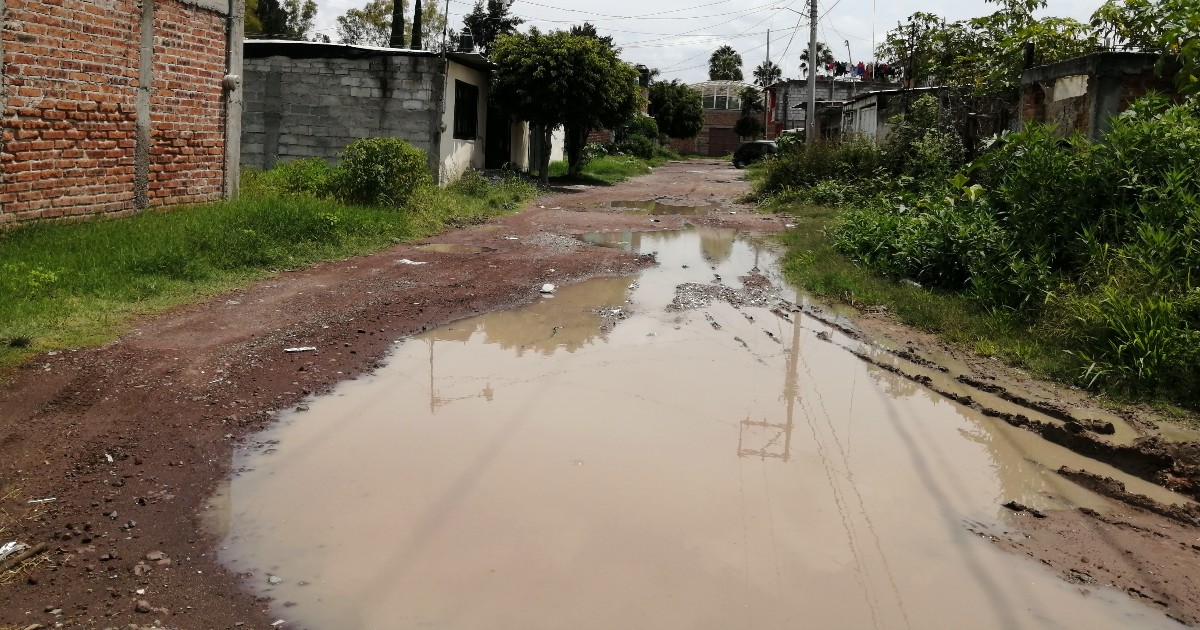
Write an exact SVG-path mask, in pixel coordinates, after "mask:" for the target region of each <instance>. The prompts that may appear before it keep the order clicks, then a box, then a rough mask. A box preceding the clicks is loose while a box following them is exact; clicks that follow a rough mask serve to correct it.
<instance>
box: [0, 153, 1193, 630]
mask: <svg viewBox="0 0 1200 630" xmlns="http://www.w3.org/2000/svg"><path fill="white" fill-rule="evenodd" d="M746 190H747V186H746V183H745V182H744V181H743V179H742V174H741V173H740V172H739V171H736V170H734V169H733V168H732V167H731V166H730V165H728V164H727V163H724V162H716V161H702V160H693V161H688V162H676V163H670V164H668V165H666V166H663V167H661V168H658V169H656V170H655V171H654V173H652V174H651V175H648V176H645V177H642V178H638V179H635V180H631V181H629V182H626V183H623V184H618V185H614V186H609V187H587V186H579V187H565V188H561V189H556V190H554V191H553V192H552V193H550V194H546V195H544V196H542V197H540V198H539V199H537V200H536V201H535V202H533V203H532V204H530V205H529V206H528V207H527V208H526V209H525V210H523V211H522V212H520V213H517V214H514V215H511V216H508V217H505V218H502V219H499V220H496V221H494V222H492V223H489V224H486V225H479V226H473V227H469V228H465V229H461V230H456V231H452V232H449V233H446V234H443V235H441V236H439V237H436V238H433V239H429V240H427V241H425V242H422V243H416V244H411V245H401V246H397V247H395V248H392V249H390V250H387V251H385V252H382V253H380V254H376V255H372V256H367V257H363V258H357V259H351V260H345V261H339V262H336V263H330V264H325V265H320V266H317V267H314V268H312V269H307V270H301V271H295V272H283V273H280V274H277V275H276V276H275V277H273V278H271V279H269V280H267V281H264V282H260V283H258V284H256V285H253V286H251V287H248V288H246V289H244V290H240V291H236V292H233V293H231V294H226V295H221V296H218V297H216V298H214V299H212V300H210V301H208V302H205V303H203V304H199V305H195V306H192V307H187V308H181V309H177V310H175V311H172V312H170V313H168V314H166V315H164V316H161V317H157V318H154V319H152V320H147V321H143V322H140V323H139V325H138V326H137V327H136V329H135V330H134V331H133V332H131V333H130V334H128V335H127V336H125V337H124V338H122V339H121V340H119V341H118V342H115V343H113V344H110V345H107V346H105V347H103V348H97V349H87V350H79V351H75V352H66V353H59V354H56V355H54V356H42V357H38V358H37V359H36V360H34V361H32V362H31V363H29V364H28V365H27V366H26V367H24V368H23V369H22V370H20V371H19V372H18V373H17V374H16V375H15V377H14V378H13V379H12V380H11V382H8V383H6V384H5V385H4V389H3V392H2V394H0V461H3V462H4V463H3V472H4V474H5V479H6V481H7V480H9V479H11V480H12V481H11V482H8V483H6V485H5V486H4V487H3V488H0V495H2V496H3V503H0V508H2V509H3V510H4V513H5V514H7V515H8V518H7V520H6V521H4V523H5V525H4V529H2V530H0V538H2V539H3V540H2V541H0V544H2V542H7V541H8V540H14V539H16V540H21V541H27V542H31V543H46V544H47V550H46V551H45V552H44V553H41V554H40V555H38V556H36V557H35V558H33V559H32V560H27V561H25V562H23V563H21V564H20V565H18V566H17V567H15V569H14V570H8V569H10V568H11V567H7V566H4V565H0V567H3V568H4V569H5V572H4V573H3V574H2V575H3V576H4V579H3V580H2V581H0V628H8V627H19V628H24V627H27V626H29V625H30V624H43V626H45V627H53V626H54V624H55V623H63V625H64V626H68V627H69V626H72V625H74V626H79V627H97V628H109V627H111V628H117V627H122V628H124V627H129V624H131V623H132V624H140V625H141V626H145V627H162V628H197V629H199V628H235V627H237V628H268V627H271V626H272V625H274V626H275V627H283V628H308V629H311V630H322V629H356V628H363V629H365V628H397V629H401V628H430V627H436V628H462V629H466V628H524V629H529V628H547V629H549V628H581V629H582V628H655V629H662V628H680V629H684V628H687V629H693V628H722V629H725V628H797V627H812V628H913V629H916V628H961V627H973V628H999V629H1009V628H1069V627H1087V628H1129V627H1138V628H1157V627H1176V626H1178V625H1179V624H1180V623H1184V624H1188V625H1194V624H1196V623H1197V621H1198V620H1200V589H1198V588H1197V584H1196V581H1195V580H1196V577H1194V576H1197V575H1200V571H1197V569H1200V546H1197V545H1196V541H1197V538H1200V535H1198V532H1200V530H1197V529H1196V524H1195V523H1196V520H1195V519H1196V517H1197V515H1198V514H1200V511H1197V509H1196V507H1195V504H1194V502H1193V501H1194V497H1192V496H1185V495H1184V494H1181V493H1177V492H1175V491H1172V490H1170V489H1168V488H1167V487H1164V486H1161V485H1157V484H1156V483H1154V482H1155V481H1162V480H1164V479H1169V478H1170V474H1169V473H1170V470H1174V469H1173V468H1171V467H1172V466H1182V465H1185V464H1187V465H1190V464H1192V463H1194V462H1183V461H1182V460H1181V459H1180V456H1179V455H1178V454H1179V453H1181V452H1186V449H1184V448H1182V447H1176V446H1172V442H1171V441H1172V440H1173V441H1175V442H1179V441H1187V440H1192V439H1194V437H1195V436H1193V435H1192V434H1190V433H1188V432H1187V431H1184V430H1174V431H1170V432H1166V431H1164V432H1162V433H1163V434H1162V435H1159V434H1158V432H1157V431H1156V430H1155V429H1153V428H1152V427H1151V426H1150V425H1148V424H1146V423H1143V422H1138V421H1136V419H1133V420H1129V419H1126V418H1125V417H1123V416H1120V415H1117V414H1113V413H1111V412H1108V411H1105V410H1104V409H1103V408H1101V407H1099V406H1097V405H1095V404H1094V403H1092V402H1091V401H1088V400H1086V399H1084V398H1082V397H1081V396H1080V395H1079V394H1078V393H1075V392H1065V391H1060V390H1057V389H1056V388H1055V387H1053V386H1051V385H1048V384H1042V383H1034V382H1031V381H1030V380H1029V379H1028V378H1025V377H1023V375H1021V374H1020V373H1019V372H1016V371H1014V370H1010V369H1008V368H1006V367H1004V366H1002V365H999V364H998V363H996V362H994V361H987V360H981V359H976V358H972V357H970V356H969V355H966V354H963V353H961V352H960V351H958V350H955V349H953V348H947V347H944V346H942V345H940V344H938V343H937V342H936V341H934V340H932V338H930V337H929V336H927V335H924V334H921V333H918V332H915V331H907V330H904V329H903V328H901V327H899V326H897V325H896V324H894V323H892V322H890V321H889V320H887V319H886V318H885V317H883V316H880V315H865V314H861V313H858V312H856V311H854V310H852V309H849V308H848V307H836V306H833V305H828V304H820V303H817V302H815V301H814V300H813V299H811V298H810V297H808V296H806V295H804V294H803V293H800V292H797V291H796V290H795V289H794V288H792V287H791V286H789V284H788V283H787V281H786V280H785V277H784V271H783V269H785V268H786V261H784V260H783V257H784V253H783V252H782V250H781V249H780V247H779V246H778V245H777V244H776V242H775V240H774V239H773V238H772V234H773V233H777V232H779V231H782V230H786V229H790V228H789V226H790V225H791V224H790V222H789V219H788V217H783V216H769V215H762V214H758V213H756V212H754V209H753V208H752V207H749V206H746V205H743V204H741V203H739V202H738V200H739V199H740V198H741V197H742V196H743V195H744V194H745V192H746ZM289 349H291V350H295V351H293V352H288V350H289ZM50 497H53V498H54V500H53V501H46V502H41V503H30V502H29V501H30V500H37V499H42V498H50ZM164 560H165V562H164ZM56 611H57V612H56ZM277 622H278V623H277ZM152 624H153V625H152Z"/></svg>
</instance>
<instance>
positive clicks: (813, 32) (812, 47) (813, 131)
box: [804, 0, 817, 146]
mask: <svg viewBox="0 0 1200 630" xmlns="http://www.w3.org/2000/svg"><path fill="white" fill-rule="evenodd" d="M804 126H805V127H806V129H805V130H804V144H807V145H808V146H812V145H813V143H814V142H816V135H817V0H808V111H807V112H805V114H804Z"/></svg>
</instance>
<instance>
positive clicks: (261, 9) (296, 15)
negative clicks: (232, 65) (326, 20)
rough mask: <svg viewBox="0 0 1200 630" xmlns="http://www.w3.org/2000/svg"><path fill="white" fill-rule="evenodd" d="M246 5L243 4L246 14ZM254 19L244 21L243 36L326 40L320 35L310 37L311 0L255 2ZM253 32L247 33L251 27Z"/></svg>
mask: <svg viewBox="0 0 1200 630" xmlns="http://www.w3.org/2000/svg"><path fill="white" fill-rule="evenodd" d="M249 12H250V5H247V13H249ZM254 13H255V19H254V20H251V19H250V17H247V18H246V27H247V35H250V36H251V37H256V36H257V37H267V38H277V39H297V40H309V39H312V40H313V41H329V38H328V37H326V36H323V35H316V36H313V35H312V29H313V23H314V22H315V21H316V19H317V3H316V2H315V0H303V1H302V0H284V1H283V4H280V2H279V0H257V2H256V3H255V6H254ZM252 27H253V28H254V29H255V32H253V33H252V32H250V29H251V28H252Z"/></svg>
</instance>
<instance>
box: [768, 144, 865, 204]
mask: <svg viewBox="0 0 1200 630" xmlns="http://www.w3.org/2000/svg"><path fill="white" fill-rule="evenodd" d="M879 164H880V153H879V150H878V149H876V148H875V146H874V145H872V144H871V143H870V142H868V141H866V140H862V139H855V140H848V141H845V142H840V143H836V144H833V143H826V142H819V143H816V144H814V145H812V146H806V145H804V144H803V143H800V142H790V143H787V144H785V145H784V146H783V147H781V148H780V150H779V152H778V153H776V154H775V159H773V160H767V161H766V162H765V165H764V171H763V176H762V179H760V180H759V181H758V182H757V186H756V194H757V195H759V196H760V197H765V196H770V195H774V194H777V193H780V192H783V191H785V190H794V189H802V188H809V187H812V186H815V185H817V184H819V183H820V182H822V181H826V180H838V181H841V182H845V183H850V182H856V181H862V180H867V179H871V178H874V177H876V176H877V175H878V174H879V173H878V169H879Z"/></svg>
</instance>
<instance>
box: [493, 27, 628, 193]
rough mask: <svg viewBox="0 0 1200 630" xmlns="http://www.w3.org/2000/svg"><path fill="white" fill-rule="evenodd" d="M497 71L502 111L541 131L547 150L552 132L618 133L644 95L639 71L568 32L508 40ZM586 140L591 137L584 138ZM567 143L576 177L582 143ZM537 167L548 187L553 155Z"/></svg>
mask: <svg viewBox="0 0 1200 630" xmlns="http://www.w3.org/2000/svg"><path fill="white" fill-rule="evenodd" d="M492 62H493V63H495V65H496V69H495V74H494V78H493V81H492V99H493V101H494V102H495V103H496V104H497V105H498V106H499V107H500V108H501V109H503V110H505V111H509V112H517V113H518V115H519V116H520V117H521V118H522V119H523V120H527V121H529V122H530V123H532V124H534V125H537V126H539V127H540V128H541V129H542V133H543V137H542V141H543V143H544V144H543V146H545V147H546V148H547V149H548V148H549V146H550V134H551V131H552V130H553V129H554V128H555V127H558V126H560V125H561V126H564V127H565V128H567V129H569V130H574V131H576V132H577V131H578V130H588V129H596V128H600V127H608V128H617V127H619V126H621V125H623V124H624V123H625V122H627V121H628V120H629V119H631V118H632V117H633V116H634V115H635V114H636V113H637V110H638V105H639V100H640V98H641V95H640V94H639V88H638V72H637V70H635V69H634V68H633V67H632V66H630V65H628V64H626V63H624V62H623V61H621V60H620V59H619V58H618V57H617V54H616V52H614V51H612V50H609V49H607V48H605V47H604V45H603V44H601V43H600V42H599V41H598V40H596V39H595V38H592V37H580V36H577V35H571V34H570V33H567V32H564V31H556V32H553V33H541V32H539V31H538V30H537V29H536V28H534V29H531V30H530V32H529V33H528V34H527V35H504V36H501V37H500V38H498V39H497V40H496V41H495V42H494V45H493V50H492ZM585 135H586V134H585ZM578 140H579V139H578V138H576V139H575V141H572V139H571V138H568V142H567V147H566V148H567V152H566V153H567V163H568V165H569V172H570V174H571V176H574V177H578V176H579V171H580V169H581V168H582V167H583V148H584V146H583V143H581V142H578ZM541 161H542V163H541V164H539V165H538V168H539V173H540V175H541V181H542V183H543V184H547V183H549V175H550V152H549V150H546V151H543V152H542V160H541Z"/></svg>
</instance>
